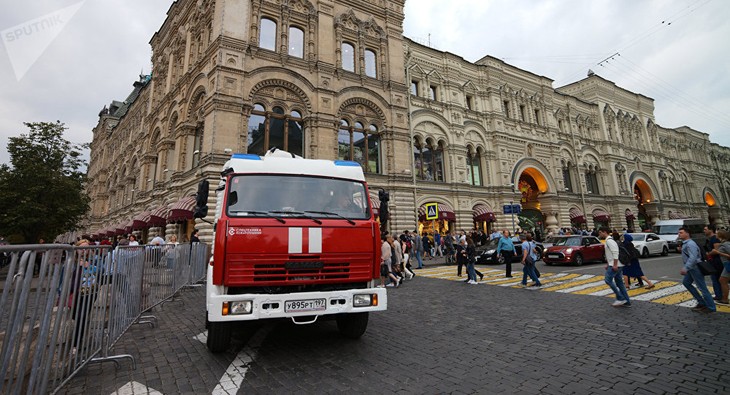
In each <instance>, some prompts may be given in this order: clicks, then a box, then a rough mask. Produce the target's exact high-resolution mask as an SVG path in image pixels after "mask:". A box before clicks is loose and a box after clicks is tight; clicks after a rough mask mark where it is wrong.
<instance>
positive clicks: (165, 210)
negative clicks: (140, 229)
mask: <svg viewBox="0 0 730 395" xmlns="http://www.w3.org/2000/svg"><path fill="white" fill-rule="evenodd" d="M169 215H170V208H169V207H167V206H162V207H158V208H156V209H154V210H152V211H150V212H149V215H148V216H147V217H146V218H145V221H147V225H149V226H150V227H159V226H165V225H166V224H167V217H168V216H169Z"/></svg>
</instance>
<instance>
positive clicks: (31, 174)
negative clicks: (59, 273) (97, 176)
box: [0, 121, 89, 243]
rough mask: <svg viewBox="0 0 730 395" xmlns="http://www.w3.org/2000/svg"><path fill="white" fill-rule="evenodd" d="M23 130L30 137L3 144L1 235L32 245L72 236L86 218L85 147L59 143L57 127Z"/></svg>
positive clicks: (36, 126)
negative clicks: (6, 158)
mask: <svg viewBox="0 0 730 395" xmlns="http://www.w3.org/2000/svg"><path fill="white" fill-rule="evenodd" d="M25 126H27V127H28V128H29V129H30V133H28V134H27V135H26V134H21V135H20V136H19V137H11V138H10V139H9V141H8V153H9V154H10V166H8V165H7V164H3V165H0V234H2V235H8V236H10V235H14V236H15V237H16V238H19V239H22V240H19V241H20V242H23V243H35V242H37V241H38V239H39V238H44V239H47V240H48V239H51V240H52V239H53V238H54V237H55V236H57V235H59V234H62V233H65V232H68V231H73V230H76V229H77V228H78V227H79V223H80V222H81V220H82V219H83V218H84V217H85V216H86V213H87V212H88V210H89V197H88V195H87V194H86V192H85V190H84V187H85V184H86V174H85V171H86V161H85V160H84V159H83V158H82V157H81V150H83V149H84V148H86V147H87V145H86V144H74V143H71V142H69V141H68V140H66V139H64V138H63V133H64V131H65V130H66V126H65V125H64V124H63V123H61V122H60V121H56V122H55V123H50V122H36V123H25Z"/></svg>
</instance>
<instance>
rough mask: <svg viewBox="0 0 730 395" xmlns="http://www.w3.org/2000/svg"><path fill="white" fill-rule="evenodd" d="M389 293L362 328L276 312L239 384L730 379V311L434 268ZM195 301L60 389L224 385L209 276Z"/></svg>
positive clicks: (532, 385)
mask: <svg viewBox="0 0 730 395" xmlns="http://www.w3.org/2000/svg"><path fill="white" fill-rule="evenodd" d="M388 292H389V293H388V298H389V300H388V303H389V310H388V311H387V312H382V313H374V314H371V316H370V325H369V328H368V332H367V333H366V334H365V336H364V337H363V338H362V339H360V340H359V341H352V340H348V339H343V338H341V337H340V336H339V335H338V333H337V329H336V326H335V324H334V322H318V323H316V324H313V325H309V326H296V325H293V324H291V323H290V322H281V323H276V324H272V325H270V326H271V330H270V332H268V334H267V335H266V336H265V337H264V338H263V340H262V342H261V344H260V346H259V347H258V348H257V349H256V355H255V357H254V358H253V362H252V363H250V364H249V365H248V371H247V373H246V376H245V380H244V382H243V385H242V387H241V389H240V391H239V393H241V394H243V393H294V392H296V393H343V392H349V393H378V394H382V393H445V392H446V393H456V392H457V391H459V392H461V393H474V392H481V393H484V392H487V393H490V392H505V393H515V392H518V393H519V392H522V393H543V394H566V393H578V394H581V395H582V394H591V393H606V392H610V393H619V392H620V393H642V394H643V393H647V394H648V393H681V392H700V393H713V392H717V393H729V392H730V381H729V380H728V379H730V377H728V374H727V368H726V367H725V366H726V362H725V360H724V358H723V356H724V354H723V353H724V352H725V350H727V349H728V348H729V346H730V331H727V329H726V328H727V327H728V324H730V314H717V315H713V316H708V315H702V314H697V313H693V312H691V311H690V309H687V308H682V307H676V306H667V305H661V304H654V303H640V302H637V303H635V304H634V307H632V308H631V309H616V308H612V307H611V306H610V303H608V302H607V300H608V299H607V298H600V297H592V296H584V295H573V294H562V293H555V292H530V291H526V290H522V289H515V288H509V287H499V286H490V285H483V286H478V287H472V286H468V285H465V284H461V283H458V282H453V281H446V280H438V279H429V278H424V277H422V276H418V277H417V278H416V279H415V280H413V281H408V282H406V284H405V285H404V286H402V287H400V288H398V289H389V290H388ZM181 300H182V301H183V302H184V305H183V304H179V303H175V304H172V303H169V304H165V305H164V306H162V307H161V308H156V309H155V311H154V314H155V315H156V316H157V317H158V327H156V328H150V327H149V326H134V327H132V328H131V329H130V330H129V331H128V332H127V333H126V334H125V335H124V336H123V337H122V338H121V339H120V340H119V341H118V343H117V345H116V347H115V349H114V353H115V354H124V353H129V354H132V355H133V356H134V357H135V359H136V362H137V365H138V366H137V369H136V370H132V369H131V365H130V364H129V363H128V362H126V361H122V367H121V368H120V369H116V368H115V367H114V365H113V364H101V365H96V366H90V367H87V368H86V369H84V370H82V371H81V372H80V373H79V374H78V375H77V376H76V377H74V378H72V379H71V381H70V382H69V383H68V384H67V385H66V386H64V387H63V388H62V389H61V391H60V393H62V394H79V393H102V394H109V393H112V392H113V391H115V390H116V389H117V388H120V387H121V386H123V385H125V384H126V383H128V382H130V381H137V382H140V383H142V384H144V385H147V386H149V387H150V388H154V389H156V390H158V391H161V392H163V393H164V394H176V393H196V394H201V393H210V392H212V390H213V389H214V388H215V386H216V385H217V384H218V380H219V379H220V378H221V376H222V375H223V373H224V372H225V371H226V369H227V368H228V365H229V364H230V363H231V362H232V361H233V360H234V359H235V358H236V354H237V353H238V349H231V350H230V351H229V352H226V353H222V354H216V355H213V354H210V353H209V352H208V351H207V349H206V347H205V344H203V343H201V342H199V341H198V340H194V339H193V337H194V336H196V335H198V334H199V333H201V332H203V330H204V325H205V323H204V309H205V295H204V289H203V288H195V289H189V290H185V291H183V292H182V295H181ZM181 306H184V308H180V307H181ZM700 328H701V329H700ZM697 332H702V333H713V334H714V335H713V336H711V337H710V336H698V335H697ZM236 342H237V343H235V344H237V345H238V347H239V348H240V347H243V342H242V340H240V339H236ZM617 375H619V376H620V379H619V380H617V379H616V376H617ZM724 377H728V379H723V378H724Z"/></svg>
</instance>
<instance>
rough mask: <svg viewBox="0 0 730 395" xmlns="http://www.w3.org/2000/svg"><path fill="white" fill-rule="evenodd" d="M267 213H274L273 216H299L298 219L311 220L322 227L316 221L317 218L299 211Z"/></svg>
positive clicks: (319, 222)
mask: <svg viewBox="0 0 730 395" xmlns="http://www.w3.org/2000/svg"><path fill="white" fill-rule="evenodd" d="M269 212H270V213H274V214H289V215H297V216H300V217H304V218H307V219H311V220H312V221H314V222H315V223H316V224H317V225H322V221H320V220H318V219H317V218H313V217H310V216H309V215H307V214H305V213H303V212H301V211H269ZM307 212H309V211H307Z"/></svg>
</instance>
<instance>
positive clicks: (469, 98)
mask: <svg viewBox="0 0 730 395" xmlns="http://www.w3.org/2000/svg"><path fill="white" fill-rule="evenodd" d="M466 108H467V109H469V110H473V109H474V97H472V96H469V95H466Z"/></svg>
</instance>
